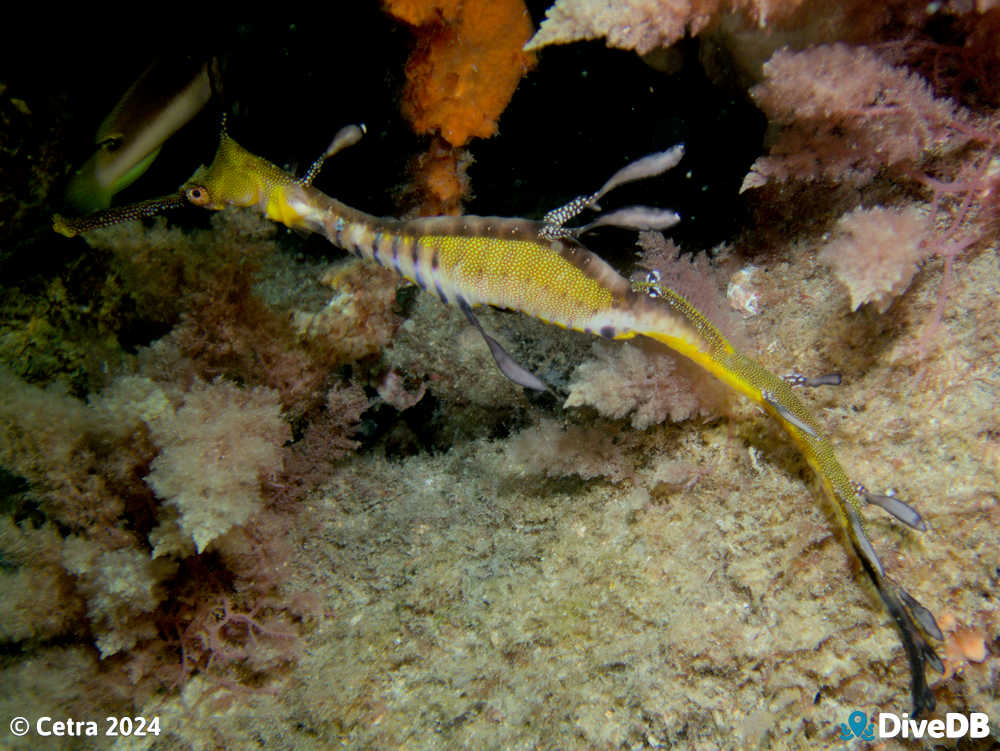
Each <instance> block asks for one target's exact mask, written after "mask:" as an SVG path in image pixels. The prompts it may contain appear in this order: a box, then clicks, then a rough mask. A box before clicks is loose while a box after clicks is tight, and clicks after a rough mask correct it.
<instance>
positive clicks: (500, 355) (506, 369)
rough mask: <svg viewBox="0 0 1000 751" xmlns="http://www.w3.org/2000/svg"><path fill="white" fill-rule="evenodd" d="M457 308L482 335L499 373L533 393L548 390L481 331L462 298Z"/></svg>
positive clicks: (536, 377)
mask: <svg viewBox="0 0 1000 751" xmlns="http://www.w3.org/2000/svg"><path fill="white" fill-rule="evenodd" d="M458 307H460V308H461V309H462V312H463V313H465V317H466V318H468V319H469V323H471V324H472V325H473V326H475V327H476V330H477V331H478V332H479V333H480V334H482V336H483V339H485V340H486V346H488V347H489V348H490V354H491V355H493V361H494V362H495V363H496V364H497V367H498V368H500V372H501V373H503V374H504V375H505V376H507V377H508V378H509V379H510V380H512V381H513V382H514V383H516V384H517V385H519V386H524V387H525V388H526V389H533V390H535V391H548V390H549V387H548V386H546V385H545V383H544V381H542V380H541V379H540V378H538V376H536V375H534V374H533V373H531V372H530V371H528V370H527V369H526V368H524V367H522V366H521V365H520V364H519V363H518V362H517V360H515V359H514V358H513V357H511V356H510V355H509V354H507V351H506V350H505V349H504V348H503V347H501V346H500V342H498V341H497V340H496V339H494V338H493V337H492V336H490V335H489V334H487V333H486V332H485V331H484V330H483V327H482V324H480V323H479V319H477V318H476V314H475V313H473V312H472V308H471V307H469V303H467V302H466V301H465V300H463V299H462V298H459V299H458Z"/></svg>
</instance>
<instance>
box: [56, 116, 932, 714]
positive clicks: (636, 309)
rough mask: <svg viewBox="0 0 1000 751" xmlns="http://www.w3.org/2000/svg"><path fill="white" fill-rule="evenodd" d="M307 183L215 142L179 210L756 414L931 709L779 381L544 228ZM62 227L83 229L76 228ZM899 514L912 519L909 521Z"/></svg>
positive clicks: (841, 475) (814, 434) (906, 607)
mask: <svg viewBox="0 0 1000 751" xmlns="http://www.w3.org/2000/svg"><path fill="white" fill-rule="evenodd" d="M317 164H319V163H317ZM314 171H315V170H311V173H314ZM310 179H311V177H310ZM310 179H303V180H297V179H296V178H295V177H293V176H292V175H289V174H288V173H286V172H284V171H283V170H281V169H279V168H278V167H276V166H275V165H273V164H271V163H270V162H268V161H266V160H264V159H262V158H260V157H258V156H255V155H253V154H251V153H250V152H248V151H246V150H245V149H243V148H242V147H241V146H239V144H237V143H236V142H235V141H233V140H232V139H231V138H229V136H228V135H226V134H223V138H222V144H221V146H220V148H219V152H218V154H217V156H216V158H215V160H214V161H213V163H212V164H211V166H209V167H208V168H202V169H200V170H199V171H198V172H197V173H195V175H194V176H193V177H192V179H191V180H190V181H189V182H188V184H187V185H185V187H184V191H185V195H186V196H187V198H188V200H190V201H191V202H192V203H195V204H197V205H199V206H204V207H205V208H210V209H221V208H224V207H225V206H230V205H233V206H250V207H255V208H256V209H257V210H259V211H261V212H262V213H263V214H264V215H265V216H267V217H268V218H270V219H273V220H274V221H277V222H280V223H282V224H284V225H286V226H288V227H292V228H295V229H303V230H307V231H311V232H317V233H319V234H322V235H323V236H324V237H326V238H327V239H328V240H329V241H330V242H331V243H333V244H335V245H337V246H339V247H341V248H343V249H345V250H347V251H348V252H351V253H353V254H355V255H357V256H358V257H361V258H368V259H371V260H373V261H375V262H376V263H378V264H380V265H382V266H385V267H387V268H392V269H395V271H396V272H397V273H398V274H400V275H401V276H402V277H404V278H406V279H408V280H410V281H412V282H414V283H415V284H417V285H419V286H420V287H421V288H422V289H425V290H427V291H429V292H432V293H434V294H437V295H438V296H439V297H440V298H441V300H442V301H444V302H446V303H450V304H454V305H458V306H460V307H462V308H463V309H465V310H466V311H467V312H468V310H469V309H470V308H472V307H475V306H477V305H492V306H496V307H499V308H506V309H510V310H516V311H520V312H522V313H524V314H526V315H529V316H532V317H535V318H538V319H540V320H542V321H544V322H546V323H550V324H553V325H556V326H560V327H563V328H567V329H573V330H576V331H582V332H586V333H590V334H594V335H598V336H602V337H605V338H608V339H631V338H633V337H636V336H645V337H648V338H650V339H654V340H656V341H659V342H662V343H663V344H665V345H667V346H668V347H670V348H672V349H673V350H675V351H677V352H678V353H680V354H682V355H684V356H685V357H688V358H690V359H691V360H693V361H694V362H696V363H697V364H698V365H700V366H701V367H703V368H704V369H705V370H706V371H708V372H709V373H711V374H712V375H714V376H716V377H717V378H719V379H720V380H722V381H723V382H725V383H726V384H728V385H729V386H731V387H732V388H734V389H735V390H737V391H739V392H740V393H742V394H744V395H745V396H746V397H748V398H749V399H751V400H752V401H753V402H755V403H756V404H758V405H760V406H761V407H762V408H763V409H764V410H765V411H766V412H768V413H769V414H770V415H771V416H773V417H774V418H775V419H776V420H777V421H778V422H779V423H780V424H781V426H782V427H783V428H784V429H785V431H786V432H787V433H788V434H789V435H790V436H791V438H792V439H793V440H794V442H795V443H796V444H797V445H798V446H799V448H800V449H801V450H802V452H803V455H804V456H805V458H806V459H807V461H808V462H809V464H810V465H811V466H812V468H813V469H814V470H815V472H816V473H817V475H818V476H819V478H820V480H821V482H822V485H823V487H824V488H825V490H826V492H827V494H828V495H829V497H830V499H831V500H832V502H833V504H834V506H835V507H836V508H837V509H838V511H839V514H840V517H841V521H842V523H843V526H844V530H845V533H846V536H847V539H848V540H849V541H850V543H851V547H852V548H853V550H854V551H855V553H856V554H857V555H858V557H859V559H860V560H861V562H862V564H863V565H864V568H865V571H866V573H867V574H868V575H869V577H870V578H871V579H872V581H873V583H874V584H875V586H876V588H877V589H878V592H879V595H880V596H881V598H882V601H883V602H884V604H885V605H886V608H887V609H888V611H889V613H890V615H891V616H892V617H893V620H894V622H895V624H896V626H897V628H898V629H899V632H900V635H901V638H902V642H903V646H904V650H905V652H906V655H907V658H908V660H909V663H910V668H911V695H912V698H913V704H914V712H915V713H917V712H920V711H922V710H923V709H932V708H933V707H934V697H933V694H932V693H931V691H930V689H929V688H928V686H927V683H926V677H925V675H924V666H925V664H926V663H928V662H929V663H930V664H931V665H933V666H935V667H937V666H940V660H938V658H937V656H936V654H935V653H934V651H933V649H932V648H931V647H930V646H929V644H928V643H927V642H926V640H925V639H924V637H923V635H922V633H921V631H920V629H918V628H917V626H916V624H915V623H914V618H915V619H916V621H917V622H919V624H920V626H921V627H922V628H923V629H924V630H926V631H927V632H928V633H932V634H934V635H935V636H937V637H938V638H940V631H939V629H938V628H937V625H936V624H935V623H934V619H933V616H932V615H931V614H930V612H929V611H928V610H927V609H926V608H924V607H923V606H922V605H920V604H919V603H918V602H916V600H914V599H913V598H912V597H910V596H909V595H908V594H907V593H906V592H905V590H903V589H902V588H901V587H900V586H899V585H898V584H896V583H895V582H894V581H892V580H891V579H889V578H888V577H887V576H886V574H885V571H884V570H883V568H882V564H881V562H880V561H879V559H878V556H877V555H876V553H875V551H874V548H873V547H872V545H871V542H870V541H869V539H868V537H867V535H866V533H865V531H864V527H863V525H862V522H861V517H860V515H859V512H860V508H861V505H862V502H863V501H865V500H867V502H872V503H874V502H875V501H873V500H872V496H870V495H867V496H865V497H864V498H863V497H862V492H866V491H864V490H863V488H862V487H861V486H855V485H854V484H853V483H852V482H851V481H850V480H849V479H848V476H847V473H846V472H845V471H844V469H843V467H842V466H841V464H840V463H839V461H838V460H837V458H836V456H835V454H834V451H833V446H832V444H831V443H830V440H829V439H828V438H827V436H826V435H825V434H824V432H823V430H822V428H821V426H820V425H819V423H818V422H817V421H816V420H815V418H813V416H812V415H811V414H810V413H809V411H808V410H807V409H806V407H805V405H804V404H803V403H802V402H801V400H800V399H799V398H798V397H797V396H796V394H795V393H794V392H793V390H792V388H791V386H790V385H789V384H788V383H787V382H786V381H785V380H783V379H781V378H778V377H777V376H776V375H774V374H773V373H771V372H770V371H768V370H767V369H766V368H764V367H763V366H761V365H760V364H758V363H757V362H755V361H754V360H752V359H751V358H749V357H747V356H745V355H743V354H741V353H740V352H737V351H736V350H735V349H734V348H733V347H732V345H730V343H729V342H728V341H727V340H726V339H725V337H723V336H722V334H721V333H720V332H719V331H718V329H716V328H715V326H713V325H712V323H711V322H709V321H708V319H706V318H705V316H704V315H702V313H701V312H700V311H698V310H697V309H696V308H695V307H694V306H693V305H691V303H690V302H688V301H687V300H686V299H684V298H683V297H681V296H680V295H678V294H677V293H675V292H673V291H672V290H670V289H667V288H662V287H658V288H657V289H658V292H659V293H660V297H658V298H655V299H654V298H652V297H650V296H648V295H646V294H642V293H639V292H637V291H635V290H633V289H632V286H631V284H630V283H629V282H628V281H627V280H626V279H625V278H624V277H622V276H621V275H620V274H618V273H617V272H616V271H615V270H614V269H613V268H612V267H611V266H609V265H608V264H607V263H605V262H604V261H603V260H602V259H601V258H599V257H598V256H597V255H595V254H594V253H592V252H591V251H589V250H587V249H586V248H585V247H584V246H583V245H581V244H580V243H579V242H578V241H577V240H576V239H574V238H573V237H571V236H569V237H568V236H557V237H556V239H549V237H550V236H549V235H547V234H546V232H545V231H544V230H546V229H549V228H550V225H543V224H542V223H540V222H535V221H529V220H524V219H509V218H500V217H475V216H465V217H432V218H427V219H417V220H413V221H400V220H396V219H391V218H377V217H374V216H372V215H370V214H366V213H364V212H362V211H358V210H357V209H354V208H351V207H349V206H347V205H345V204H343V203H341V202H339V201H337V200H336V199H333V198H331V197H330V196H327V195H326V194H324V193H322V192H320V191H319V190H317V189H315V188H313V187H312V186H311V183H310ZM101 221H102V222H103V221H104V220H101ZM63 224H64V225H65V224H66V223H65V222H64V223H63ZM57 227H58V224H57ZM70 229H72V230H74V231H83V229H81V225H74V226H73V227H71V228H70ZM84 229H85V227H84ZM487 341H489V339H487ZM498 364H499V361H498ZM505 372H506V371H505ZM883 499H884V497H883ZM891 500H892V499H890V501H891ZM880 505H881V504H880ZM902 505H903V506H905V504H902ZM883 508H887V507H886V506H885V505H883ZM906 508H907V509H908V511H909V512H912V514H913V515H915V516H916V518H917V519H918V520H919V514H916V512H915V511H913V510H912V509H909V507H906ZM900 518H902V517H900Z"/></svg>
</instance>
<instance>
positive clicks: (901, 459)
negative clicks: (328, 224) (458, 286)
mask: <svg viewBox="0 0 1000 751" xmlns="http://www.w3.org/2000/svg"><path fill="white" fill-rule="evenodd" d="M784 259H785V260H778V261H776V262H775V264H774V266H773V267H771V268H767V269H766V270H765V273H764V274H762V275H759V276H757V277H756V278H758V279H759V282H758V287H757V288H756V289H757V291H758V292H759V294H760V295H761V297H762V298H763V299H765V300H768V301H770V304H768V305H767V306H766V307H765V308H764V310H763V312H762V313H761V314H760V315H759V316H757V317H756V318H755V319H754V320H753V321H752V322H751V330H752V332H753V337H754V339H755V341H756V343H757V345H758V346H759V347H760V351H761V352H763V353H764V354H763V357H762V359H763V362H764V363H765V364H767V365H769V366H770V367H772V368H773V369H775V370H777V371H779V372H782V371H784V370H787V369H791V368H797V369H799V370H804V371H812V372H816V371H823V370H829V369H831V368H833V367H835V366H838V365H839V366H840V367H841V368H842V369H843V371H844V373H845V384H844V385H843V386H841V387H840V388H837V389H827V390H819V391H816V392H815V393H813V394H811V395H810V396H809V397H808V398H809V401H810V402H811V403H812V404H813V406H814V407H815V409H816V411H817V414H818V415H819V417H820V419H821V421H822V422H823V423H824V424H826V425H828V426H829V429H830V431H831V433H832V436H833V439H834V442H835V444H836V447H837V450H838V452H839V455H840V458H841V460H842V462H843V463H844V465H845V467H847V468H848V472H850V473H851V475H852V476H853V477H859V478H864V479H865V482H866V483H867V484H868V485H869V487H872V488H879V489H884V488H888V487H893V488H897V489H898V491H899V493H900V495H901V497H905V498H906V499H908V500H910V501H912V503H913V505H915V506H916V507H917V508H919V510H920V512H921V513H922V515H923V516H924V518H925V519H926V520H927V522H928V524H929V526H930V531H929V532H928V533H926V534H919V533H916V532H913V531H911V530H909V529H906V528H904V527H903V526H902V525H900V524H899V523H897V522H895V521H894V520H891V519H889V518H888V517H887V516H886V515H885V514H883V513H882V512H881V511H880V510H878V509H874V508H871V509H870V510H869V513H868V514H867V517H868V519H869V520H870V530H871V535H872V538H873V541H874V544H875V547H876V549H877V550H878V551H880V553H881V555H882V557H883V560H884V561H885V563H886V566H887V569H888V572H889V573H890V575H891V576H893V577H895V578H897V579H898V580H900V581H901V582H903V583H904V585H905V586H906V587H907V588H908V589H909V590H910V591H911V592H912V593H913V594H914V595H915V596H916V597H917V598H918V599H919V600H920V601H921V602H923V603H925V604H926V605H927V606H928V607H930V608H931V609H932V610H933V611H934V612H935V613H936V614H937V615H938V617H939V618H940V617H941V616H942V615H945V614H949V615H950V616H951V617H952V618H953V619H954V620H955V621H956V622H957V623H959V624H964V625H967V626H972V627H975V628H978V629H980V630H981V631H982V632H983V633H985V634H987V635H992V636H991V637H989V638H993V639H994V641H993V642H992V648H993V649H994V650H995V649H996V642H995V635H996V633H997V621H998V611H997V599H996V597H997V594H996V593H997V589H996V587H997V582H998V576H1000V568H998V567H1000V506H998V498H997V488H998V486H1000V483H998V477H1000V441H998V439H997V436H996V433H995V431H996V428H997V425H998V423H997V420H998V411H997V407H996V405H997V403H998V398H1000V370H998V360H997V351H998V345H1000V340H998V334H997V332H998V331H1000V326H998V324H1000V320H998V319H1000V313H998V308H997V306H996V299H997V293H998V279H1000V275H998V273H997V265H996V263H997V261H996V256H995V255H994V254H993V253H992V252H986V253H981V254H979V255H978V256H977V257H976V258H975V259H974V260H972V261H971V262H970V263H968V264H965V263H962V264H960V265H959V267H958V273H957V282H956V284H955V286H954V288H953V290H952V295H951V299H950V302H949V304H948V308H947V314H946V317H945V320H944V323H943V325H942V328H941V330H940V331H939V332H938V333H937V335H936V336H935V338H934V340H933V341H934V345H933V347H932V349H931V351H929V352H928V354H927V355H926V356H924V357H923V359H920V358H918V357H917V356H916V355H915V354H914V347H915V345H916V339H917V335H918V332H919V331H920V330H921V327H922V326H923V325H926V322H927V321H928V319H929V315H930V312H931V309H932V306H933V304H934V303H935V302H936V299H937V297H936V295H937V285H938V283H939V281H940V274H939V272H938V269H935V268H934V266H933V264H932V265H931V266H930V267H929V268H928V269H927V270H925V271H924V272H923V273H922V274H921V275H920V276H919V277H918V279H917V282H916V284H915V287H914V288H913V289H912V290H911V291H910V293H908V294H907V295H906V296H904V297H903V298H902V299H901V300H899V301H898V302H897V303H896V305H895V306H894V307H893V308H892V309H891V311H890V312H889V313H887V314H886V315H885V316H883V317H879V316H876V315H874V314H866V313H865V312H861V313H857V314H848V313H847V307H848V306H847V304H846V297H845V296H844V293H843V291H842V290H840V289H839V288H838V287H837V286H836V284H835V283H834V282H832V281H830V280H829V278H828V275H827V274H825V273H818V271H817V267H816V266H815V265H814V262H813V260H812V257H811V254H810V252H809V250H808V248H796V249H795V252H791V251H789V252H788V253H787V254H785V255H784ZM783 289H794V290H796V294H795V295H782V294H780V292H779V290H783ZM427 299H428V301H429V305H433V306H436V307H435V309H434V313H435V315H437V314H439V309H440V306H439V305H438V303H437V302H436V301H434V300H431V299H430V298H427ZM449 312H450V311H449ZM451 315H452V316H453V318H454V319H455V320H456V321H457V320H458V316H459V314H458V313H457V312H455V313H451ZM538 328H539V329H540V327H538ZM560 335H561V334H560ZM817 353H821V355H819V354H817ZM484 357H485V356H484ZM487 363H488V361H487ZM490 377H493V375H492V373H491V372H489V371H486V375H484V378H490ZM501 384H502V381H501ZM577 419H580V418H577ZM990 431H993V432H992V433H991V432H990ZM631 433H632V434H631V435H630V437H629V441H628V442H627V451H628V452H631V455H632V456H633V457H635V456H637V457H640V458H639V459H637V460H635V465H634V466H635V467H636V468H635V471H634V476H633V477H632V479H630V480H625V481H622V482H620V483H617V484H612V483H609V482H606V481H603V480H600V479H596V480H591V481H582V480H579V479H576V478H572V477H570V478H565V479H545V478H540V477H538V476H531V475H528V474H526V473H524V471H523V468H522V467H519V466H518V464H516V463H512V462H511V459H510V458H509V456H508V448H509V447H508V445H507V444H506V443H505V442H503V441H490V440H487V439H482V438H480V439H475V440H463V441H460V442H458V443H457V444H456V445H454V446H453V447H452V448H451V449H450V450H449V451H447V452H446V453H443V454H439V455H433V456H431V455H417V456H414V457H411V458H409V459H406V460H404V461H386V460H383V459H381V458H379V457H378V456H376V455H373V454H365V455H360V456H354V457H352V458H350V459H348V460H346V461H344V463H343V464H342V465H341V468H340V470H339V471H338V473H337V477H336V480H335V481H334V482H333V484H332V485H331V486H330V487H328V488H327V489H326V490H324V491H323V492H322V493H319V494H318V495H316V496H315V497H313V498H312V499H311V500H310V501H309V505H310V509H309V513H308V514H305V515H303V516H302V518H303V519H305V520H307V523H306V524H305V526H303V527H301V528H299V529H297V530H296V531H295V535H296V539H295V540H294V546H295V548H296V549H297V551H298V552H297V554H296V555H295V557H294V560H293V561H292V562H291V563H290V565H291V566H292V567H293V568H294V571H293V573H292V574H291V580H292V586H293V587H294V586H296V585H298V586H301V587H302V588H305V589H308V590H310V591H312V592H314V593H316V594H317V595H319V597H320V598H321V600H322V602H323V604H324V608H325V616H324V617H323V618H322V619H321V620H320V621H319V622H318V623H317V625H316V627H315V630H313V631H312V632H311V633H309V634H308V635H307V636H306V637H305V638H304V644H303V654H302V657H301V659H300V660H299V662H298V664H297V665H296V667H295V668H294V670H293V671H292V672H291V674H289V675H288V676H287V677H285V678H283V679H282V680H281V682H280V684H279V686H278V691H277V693H276V694H275V695H274V696H264V695H261V696H248V697H244V698H241V699H240V700H239V701H236V702H234V703H232V704H231V705H230V706H228V707H227V708H226V709H225V710H224V711H214V710H212V709H211V706H212V704H211V702H201V703H199V701H198V697H199V692H200V691H202V690H204V689H205V686H206V684H205V683H203V682H202V681H201V680H199V679H198V678H195V679H193V680H192V681H190V683H189V684H188V685H187V686H186V688H185V689H184V692H183V694H182V695H180V696H178V697H175V698H172V699H169V700H166V701H164V702H163V703H162V704H158V705H157V706H150V707H147V708H145V709H144V710H143V712H144V713H146V714H150V713H154V712H155V713H157V714H159V716H160V717H161V722H162V725H163V727H164V729H165V730H167V731H168V732H167V734H166V735H165V736H164V737H161V738H160V739H159V740H156V741H153V742H149V743H140V742H135V743H122V742H120V743H118V744H117V745H116V746H115V748H122V749H124V748H157V749H161V748H162V749H166V748H193V749H212V748H217V747H228V748H236V747H244V748H248V747H262V748H268V749H285V748H287V749H291V748H326V747H343V748H357V749H361V748H372V749H376V748H411V749H433V748H442V749H444V748H476V749H482V748H507V749H558V748H565V749H571V748H594V749H606V748H667V747H684V748H697V749H713V748H803V749H805V748H809V749H815V748H851V747H858V744H859V742H858V741H853V742H851V743H847V744H845V743H843V742H841V741H840V739H839V725H840V723H841V722H845V721H846V719H847V717H848V715H849V714H850V712H852V711H854V710H856V709H862V710H864V711H866V712H867V713H869V714H871V713H872V712H875V711H895V712H908V711H909V694H908V672H907V667H906V662H905V659H904V656H903V654H902V650H901V647H900V645H899V642H898V639H897V636H896V633H895V631H894V629H893V627H892V626H891V624H890V622H889V619H888V616H887V615H886V613H885V612H884V611H883V609H882V607H881V604H880V602H879V601H878V599H877V596H876V594H875V592H874V590H873V589H872V588H871V587H870V586H869V585H868V583H867V581H866V579H865V577H864V575H863V573H862V572H860V570H859V567H858V566H857V565H856V564H855V563H854V562H853V561H852V560H851V559H850V558H849V557H848V555H847V554H846V553H845V548H844V546H843V544H842V541H841V539H840V537H839V535H838V534H837V533H836V532H835V531H834V529H833V528H832V526H831V525H832V519H833V516H832V514H831V513H830V512H829V509H828V507H827V505H826V501H825V500H824V499H823V498H822V497H821V496H820V495H819V493H818V492H817V491H816V490H815V489H813V488H812V487H811V479H810V476H809V473H808V472H807V471H806V470H805V468H804V465H803V463H802V462H801V460H800V459H799V458H798V456H797V454H796V452H795V451H794V449H793V448H792V447H791V446H790V445H789V444H788V442H787V441H786V440H785V438H784V437H783V435H782V434H781V433H780V431H779V430H778V429H777V428H776V427H775V426H774V425H772V424H771V423H770V421H769V420H768V419H766V418H765V417H764V416H763V415H762V414H755V413H754V412H753V411H752V410H746V411H745V414H744V416H743V417H742V418H741V419H739V420H736V421H729V420H722V421H718V422H715V423H712V424H707V425H706V424H699V423H698V422H687V423H684V424H681V425H679V426H659V427H654V428H650V429H648V430H647V431H645V432H643V433H641V434H635V431H631ZM679 461H680V462H682V466H681V469H680V470H678V468H677V466H678V464H677V463H678V462H679ZM678 472H680V475H679V474H678ZM685 472H687V473H688V474H690V479H691V482H690V487H687V486H686V485H687V483H683V482H682V480H683V477H684V473H685ZM664 477H666V478H668V480H667V481H666V482H664V481H663V479H662V478H664ZM678 477H680V478H681V480H678V479H677V478H678ZM949 622H950V621H949ZM938 647H939V648H940V649H939V651H940V652H941V653H942V655H944V653H945V650H944V648H943V645H940V644H939V645H938ZM955 668H956V671H955V674H954V675H952V676H951V677H949V678H947V679H942V678H941V677H940V676H937V675H935V674H933V673H931V674H929V675H930V679H931V680H932V685H933V686H934V691H935V696H936V697H937V701H938V712H940V713H944V712H948V711H981V712H986V713H988V714H989V716H990V717H991V718H992V719H993V722H994V729H993V733H994V738H996V735H995V734H996V733H997V729H996V727H995V722H996V718H998V717H1000V696H998V681H1000V663H998V659H997V657H996V656H989V657H988V658H987V659H986V660H985V661H984V662H982V663H971V662H962V663H960V664H957V665H955ZM989 744H990V739H986V740H984V741H980V742H979V743H972V742H969V741H965V742H963V743H962V744H960V745H959V746H958V747H959V748H987V747H989ZM873 747H876V748H885V749H891V748H900V747H903V748H914V747H924V746H922V745H921V744H919V743H912V742H911V743H904V744H901V743H899V742H896V741H884V742H881V743H879V744H877V745H876V746H873ZM927 747H933V746H927Z"/></svg>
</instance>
